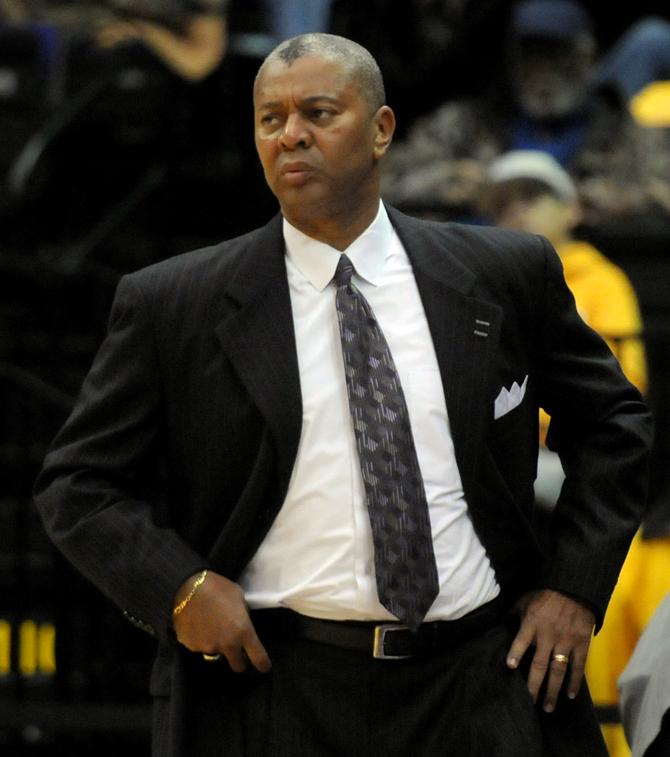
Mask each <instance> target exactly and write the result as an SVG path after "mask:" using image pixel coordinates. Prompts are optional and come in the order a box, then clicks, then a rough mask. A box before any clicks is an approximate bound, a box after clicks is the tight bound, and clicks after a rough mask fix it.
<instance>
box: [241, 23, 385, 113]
mask: <svg viewBox="0 0 670 757" xmlns="http://www.w3.org/2000/svg"><path fill="white" fill-rule="evenodd" d="M307 56H319V57H322V58H327V59H329V60H333V61H337V62H338V63H339V64H340V65H342V67H343V68H344V69H345V70H346V71H348V72H349V74H350V76H351V78H352V80H353V81H355V82H356V84H357V86H358V88H359V90H360V93H361V95H362V96H363V99H364V100H365V101H366V102H367V103H369V104H370V107H371V108H372V109H373V110H377V109H378V108H381V106H382V105H384V103H385V102H386V92H385V90H384V80H383V78H382V73H381V71H380V70H379V66H378V65H377V61H376V60H375V59H374V58H373V57H372V55H371V54H370V53H369V52H368V51H367V50H366V49H365V48H364V47H362V46H361V45H359V44H358V43H357V42H353V41H352V40H350V39H346V38H345V37H338V36H336V35H335V34H321V33H311V34H301V35H299V36H297V37H292V38H291V39H288V40H286V41H285V42H282V43H281V44H279V45H278V46H277V47H275V49H274V50H273V51H272V52H271V53H270V54H269V55H268V56H267V58H266V59H265V60H264V61H263V63H262V65H261V67H260V69H259V70H258V74H257V75H256V83H257V82H258V79H259V77H260V75H261V73H262V71H263V70H264V69H265V67H266V66H267V65H268V64H269V63H273V62H277V61H280V62H282V63H283V64H284V65H286V66H289V67H290V66H292V65H293V64H294V63H295V62H296V61H297V60H299V59H300V58H304V57H307Z"/></svg>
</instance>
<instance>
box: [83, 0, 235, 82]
mask: <svg viewBox="0 0 670 757" xmlns="http://www.w3.org/2000/svg"><path fill="white" fill-rule="evenodd" d="M107 4H108V5H109V6H110V7H111V8H112V10H114V11H115V12H116V13H117V14H118V15H120V16H121V17H122V18H121V19H120V20H118V21H112V22H110V23H108V24H106V25H105V26H103V27H102V29H100V31H99V32H98V34H97V41H98V44H99V45H100V46H101V47H103V48H104V47H114V46H116V45H120V44H128V43H134V42H141V43H143V44H144V45H146V46H147V47H148V48H149V49H150V50H151V51H152V52H153V53H155V55H157V56H158V57H159V58H160V59H161V60H162V61H163V63H165V65H167V66H168V67H169V68H170V69H171V70H172V71H173V72H174V73H176V74H177V75H178V76H180V77H182V78H183V79H185V80H187V81H201V80H203V79H205V78H206V77H207V76H209V74H211V73H212V72H213V71H214V70H215V69H216V68H217V67H218V66H219V65H220V63H221V61H222V60H223V57H224V55H225V52H226V47H227V34H226V17H225V10H226V5H227V2H226V0H182V1H181V2H177V1H176V0H144V1H143V0H135V1H134V2H131V1H130V0H108V3H107Z"/></svg>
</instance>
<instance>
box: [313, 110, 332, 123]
mask: <svg viewBox="0 0 670 757" xmlns="http://www.w3.org/2000/svg"><path fill="white" fill-rule="evenodd" d="M332 115H333V112H332V111H331V110H329V109H328V108H312V109H311V110H310V111H309V117H310V118H311V119H312V121H325V120H326V119H328V118H330V117H331V116H332Z"/></svg>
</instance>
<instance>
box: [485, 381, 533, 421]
mask: <svg viewBox="0 0 670 757" xmlns="http://www.w3.org/2000/svg"><path fill="white" fill-rule="evenodd" d="M527 384H528V376H526V377H525V378H524V380H523V383H522V384H521V386H519V384H517V382H516V381H515V382H514V383H513V384H512V386H511V387H510V388H509V389H507V388H506V387H504V386H503V388H502V389H501V390H500V394H499V395H498V396H497V397H496V401H495V404H494V406H493V417H494V419H495V420H498V418H502V417H503V415H507V413H509V412H510V411H511V410H514V408H515V407H518V406H519V405H520V404H521V401H522V400H523V398H524V396H525V395H526V386H527Z"/></svg>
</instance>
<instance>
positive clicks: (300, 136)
mask: <svg viewBox="0 0 670 757" xmlns="http://www.w3.org/2000/svg"><path fill="white" fill-rule="evenodd" d="M254 114H255V139H256V149H257V150H258V155H259V157H260V161H261V164H262V165H263V170H264V172H265V179H266V181H267V183H268V185H269V187H270V189H271V190H272V191H273V193H274V194H275V195H276V197H277V198H278V200H279V203H280V205H281V208H282V211H283V212H284V215H285V216H286V217H287V218H288V220H289V221H291V222H292V223H294V224H295V225H298V226H299V227H302V228H304V227H305V226H309V225H310V224H319V223H320V222H328V221H332V220H334V219H336V220H338V221H339V222H340V223H342V222H344V223H346V221H347V220H348V219H350V218H352V217H356V216H357V215H358V214H360V212H361V208H365V210H366V212H367V210H368V209H369V208H370V207H372V205H374V204H376V203H377V202H378V198H379V176H378V173H379V172H378V167H377V162H378V160H379V158H380V157H381V156H382V155H383V154H384V152H386V148H387V147H388V145H389V143H390V141H391V136H392V133H393V125H394V121H393V113H392V112H391V111H390V109H389V108H387V107H386V106H384V107H382V108H380V109H379V110H377V111H376V112H375V111H374V110H373V108H372V106H371V105H370V104H369V103H368V102H366V101H365V100H364V98H363V96H362V94H361V92H360V90H359V87H358V86H357V84H356V82H355V81H352V77H351V73H350V72H349V71H348V70H347V69H346V67H345V66H343V65H342V64H341V63H339V62H337V61H336V60H332V59H330V58H325V57H321V56H318V55H308V56H304V57H302V58H298V59H297V60H296V61H294V62H293V63H292V64H291V65H290V66H289V65H287V64H285V63H284V62H283V61H280V60H275V61H271V62H269V63H266V64H265V67H264V69H263V70H262V71H261V74H260V76H259V78H258V80H257V82H256V87H255V89H254Z"/></svg>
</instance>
